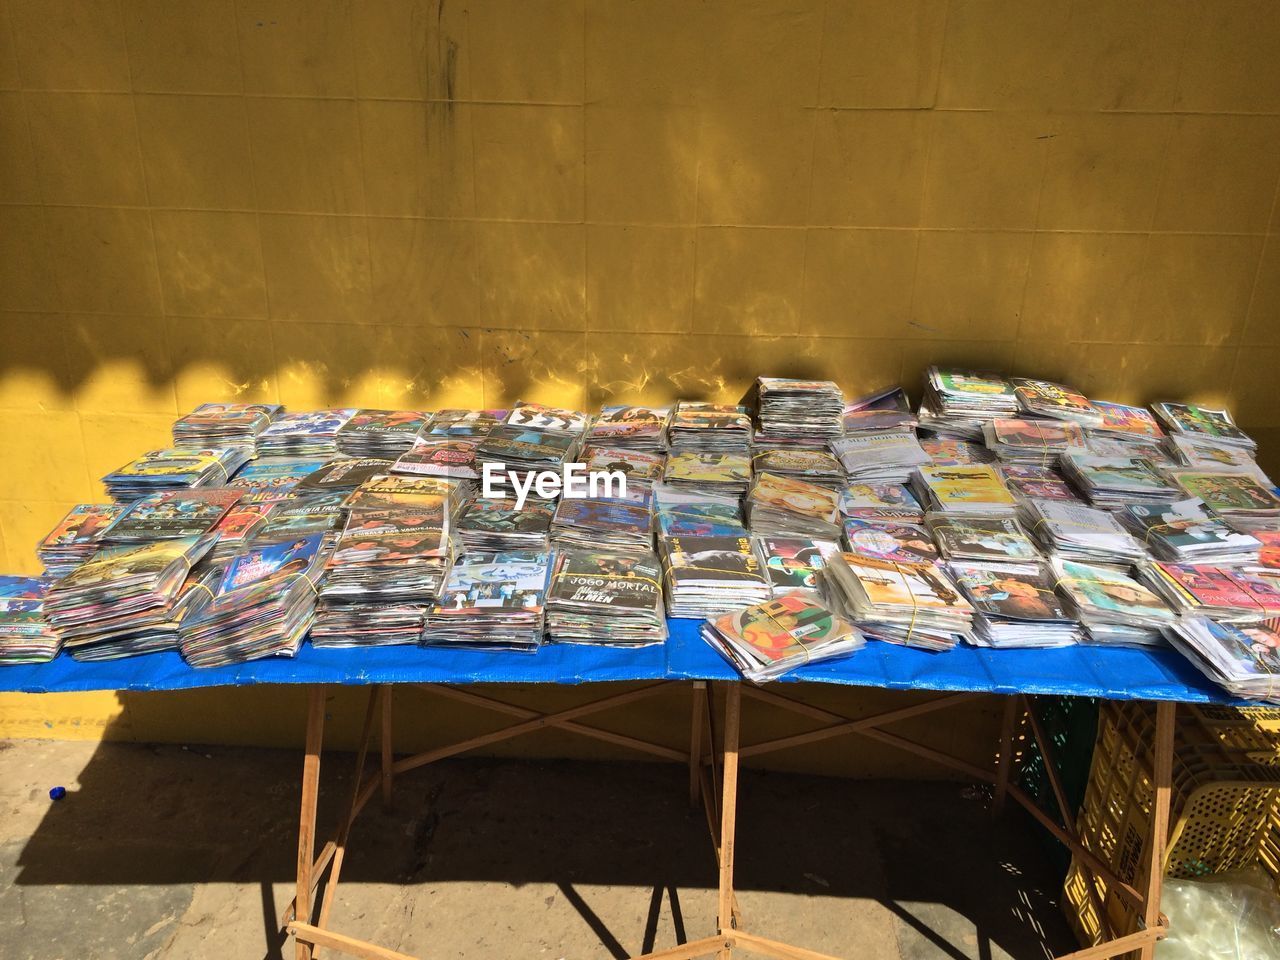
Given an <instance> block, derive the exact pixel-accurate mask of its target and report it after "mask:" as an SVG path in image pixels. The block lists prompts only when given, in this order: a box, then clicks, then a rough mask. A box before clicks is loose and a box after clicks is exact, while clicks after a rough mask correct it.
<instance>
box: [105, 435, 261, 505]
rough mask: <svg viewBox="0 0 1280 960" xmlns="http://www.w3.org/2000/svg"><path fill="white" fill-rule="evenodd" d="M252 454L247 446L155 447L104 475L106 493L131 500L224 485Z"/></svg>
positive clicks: (114, 498)
mask: <svg viewBox="0 0 1280 960" xmlns="http://www.w3.org/2000/svg"><path fill="white" fill-rule="evenodd" d="M252 455H253V453H252V451H251V450H249V449H248V448H246V447H209V448H207V449H204V450H189V449H178V448H170V449H167V450H152V451H150V452H149V453H144V454H143V455H142V456H140V457H138V459H136V460H133V461H130V462H129V463H126V464H125V465H124V466H123V467H121V468H120V469H118V470H113V471H112V472H111V473H109V474H107V475H106V476H105V477H103V478H102V483H103V485H104V486H105V487H106V488H107V495H108V496H110V497H111V499H112V500H114V501H116V502H117V503H128V502H130V501H133V500H137V499H138V498H140V497H145V496H146V495H147V494H149V493H159V492H163V491H165V490H189V489H191V488H193V487H206V486H221V485H222V484H225V483H226V482H227V481H228V479H230V477H231V475H232V474H234V473H235V472H236V471H237V470H239V469H240V468H241V467H242V466H244V464H245V462H246V461H247V460H248V459H249V457H251V456H252Z"/></svg>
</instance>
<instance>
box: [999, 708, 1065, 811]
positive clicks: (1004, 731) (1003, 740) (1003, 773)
mask: <svg viewBox="0 0 1280 960" xmlns="http://www.w3.org/2000/svg"><path fill="white" fill-rule="evenodd" d="M1018 700H1019V698H1018V697H1010V696H1006V697H1005V698H1004V723H1003V725H1002V726H1001V728H1000V766H999V768H998V769H997V770H996V792H995V796H994V797H993V798H992V801H991V815H992V816H993V817H998V816H1000V815H1001V814H1002V813H1004V801H1005V797H1006V796H1008V793H1009V772H1010V770H1011V769H1012V767H1013V731H1014V727H1015V726H1016V725H1017V723H1018ZM1063 816H1069V814H1067V813H1065V812H1064V813H1063Z"/></svg>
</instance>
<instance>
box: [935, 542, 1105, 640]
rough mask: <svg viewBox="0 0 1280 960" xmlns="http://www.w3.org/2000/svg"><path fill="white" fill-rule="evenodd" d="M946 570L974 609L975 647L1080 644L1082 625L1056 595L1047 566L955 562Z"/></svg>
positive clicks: (973, 638)
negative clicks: (1005, 565)
mask: <svg viewBox="0 0 1280 960" xmlns="http://www.w3.org/2000/svg"><path fill="white" fill-rule="evenodd" d="M947 571H948V572H949V573H950V574H951V578H952V579H953V580H955V582H956V583H957V584H958V585H959V587H960V589H961V590H962V591H963V592H964V595H965V597H966V598H967V599H968V601H969V602H970V603H971V604H973V609H974V619H973V627H974V631H973V637H972V642H974V643H975V644H977V645H979V646H984V647H996V648H1001V649H1005V648H1018V647H1065V646H1070V645H1071V644H1073V643H1076V642H1078V641H1079V640H1080V639H1081V632H1080V624H1079V623H1077V622H1076V619H1075V617H1074V616H1072V615H1071V613H1069V612H1068V611H1067V609H1066V608H1065V607H1064V606H1063V605H1062V601H1061V600H1060V599H1059V598H1058V595H1057V594H1056V593H1054V582H1053V578H1052V576H1050V575H1049V573H1048V571H1047V570H1045V569H1044V568H1043V567H1042V566H1039V565H1038V566H1037V568H1035V569H1033V570H1027V569H1025V568H1023V567H1004V566H1000V565H998V564H992V563H981V564H979V563H963V562H953V563H950V564H948V565H947Z"/></svg>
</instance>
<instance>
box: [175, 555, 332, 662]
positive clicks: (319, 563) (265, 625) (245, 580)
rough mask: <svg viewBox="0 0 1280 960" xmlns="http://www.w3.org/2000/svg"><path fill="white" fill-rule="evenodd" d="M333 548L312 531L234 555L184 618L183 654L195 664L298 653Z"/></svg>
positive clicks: (313, 613)
mask: <svg viewBox="0 0 1280 960" xmlns="http://www.w3.org/2000/svg"><path fill="white" fill-rule="evenodd" d="M330 549H331V541H330V539H329V537H328V536H327V535H325V534H312V535H311V536H308V537H300V538H299V539H297V540H295V541H293V542H289V543H276V544H266V545H262V546H258V547H253V548H251V549H249V550H248V551H246V552H245V553H242V554H239V555H237V556H236V557H234V558H233V559H232V560H231V562H230V563H229V564H228V566H227V568H226V570H224V571H223V573H222V576H221V579H220V580H219V581H218V584H217V589H216V590H214V591H213V592H212V595H208V592H206V591H202V592H201V593H202V594H204V596H203V597H202V599H201V602H200V604H199V605H198V606H197V607H196V609H195V610H194V611H193V612H192V614H191V616H189V617H188V618H187V619H186V621H185V622H184V623H183V624H182V629H181V635H180V645H181V650H182V656H183V657H184V658H185V659H186V661H187V662H188V663H190V664H191V665H192V666H195V667H217V666H223V665H225V664H228V663H240V662H242V661H245V660H255V659H258V658H260V657H270V656H283V657H292V656H294V655H295V654H296V653H297V652H298V648H299V647H300V646H301V645H302V639H303V637H305V636H306V634H307V630H308V629H309V628H310V627H311V624H312V621H313V620H314V619H315V609H316V582H317V581H318V580H319V579H320V577H321V575H322V574H323V571H324V564H325V560H326V558H327V557H328V553H329V550H330Z"/></svg>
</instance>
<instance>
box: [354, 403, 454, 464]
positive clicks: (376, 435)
mask: <svg viewBox="0 0 1280 960" xmlns="http://www.w3.org/2000/svg"><path fill="white" fill-rule="evenodd" d="M430 419H431V415H430V414H427V413H423V412H422V411H420V410H360V411H358V412H357V413H356V415H355V416H353V417H352V418H351V419H350V420H348V421H347V422H346V423H344V424H343V425H342V426H341V427H339V428H338V433H337V437H336V442H337V445H338V452H339V453H345V454H346V455H347V456H349V457H388V458H391V459H395V458H396V457H398V456H400V455H401V454H402V453H404V452H405V451H407V450H408V449H409V448H410V447H412V446H413V443H414V441H415V440H417V439H418V436H419V435H420V434H421V433H422V430H423V428H424V427H425V426H426V425H427V421H428V420H430Z"/></svg>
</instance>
